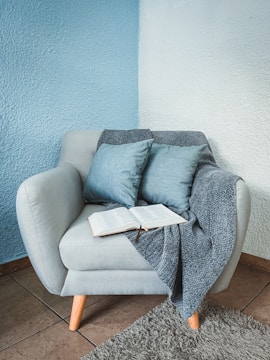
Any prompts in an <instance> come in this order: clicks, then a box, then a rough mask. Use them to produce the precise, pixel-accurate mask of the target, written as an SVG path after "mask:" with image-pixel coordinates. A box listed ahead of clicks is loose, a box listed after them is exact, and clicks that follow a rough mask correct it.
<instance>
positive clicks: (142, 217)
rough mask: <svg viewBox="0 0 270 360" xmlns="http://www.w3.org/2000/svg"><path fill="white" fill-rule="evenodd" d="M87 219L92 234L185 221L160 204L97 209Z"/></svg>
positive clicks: (150, 227)
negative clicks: (97, 210)
mask: <svg viewBox="0 0 270 360" xmlns="http://www.w3.org/2000/svg"><path fill="white" fill-rule="evenodd" d="M88 220H89V223H90V227H91V230H92V233H93V235H94V236H104V235H110V234H117V233H120V232H124V231H128V230H134V229H140V228H141V229H144V230H148V229H154V228H157V227H161V226H166V225H173V224H180V223H184V222H186V220H185V219H184V218H183V217H182V216H180V215H178V214H176V213H175V212H173V211H171V210H170V209H168V208H167V207H166V206H164V205H162V204H155V205H147V206H135V207H133V208H130V209H127V208H125V207H119V208H116V209H112V210H105V211H99V212H95V213H93V214H92V215H90V216H89V217H88Z"/></svg>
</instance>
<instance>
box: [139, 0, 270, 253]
mask: <svg viewBox="0 0 270 360" xmlns="http://www.w3.org/2000/svg"><path fill="white" fill-rule="evenodd" d="M139 118H140V127H150V128H151V129H155V130H156V129H168V130H170V129H172V130H173V129H183V130H200V131H203V132H204V133H205V134H206V135H207V137H208V139H209V141H210V143H211V146H212V148H213V151H214V154H215V156H216V159H217V162H218V164H219V165H220V166H222V167H223V168H226V169H227V170H229V171H232V172H234V173H236V174H238V175H240V176H242V177H243V178H244V179H245V181H246V183H247V184H248V186H249V188H250V190H251V196H252V214H251V221H250V226H249V230H248V235H247V239H246V243H245V246H244V252H246V253H249V254H252V255H255V256H259V257H263V258H266V259H270V241H269V240H270V1H269V0H256V1H254V0H219V1H217V0H141V3H140V48H139Z"/></svg>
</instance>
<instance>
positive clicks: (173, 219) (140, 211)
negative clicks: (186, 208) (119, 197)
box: [129, 204, 186, 229]
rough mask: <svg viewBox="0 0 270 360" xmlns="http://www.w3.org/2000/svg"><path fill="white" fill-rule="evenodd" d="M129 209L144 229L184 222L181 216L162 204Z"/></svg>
mask: <svg viewBox="0 0 270 360" xmlns="http://www.w3.org/2000/svg"><path fill="white" fill-rule="evenodd" d="M129 211H130V212H131V213H132V214H134V216H135V217H136V218H137V219H138V220H139V222H140V223H141V227H142V228H146V229H153V228H156V227H161V226H167V225H173V224H180V223H184V222H186V220H185V219H184V218H183V217H182V216H180V215H178V214H176V213H175V212H173V211H171V210H170V209H168V208H167V207H166V206H164V205H162V204H155V205H147V206H135V207H133V208H131V209H129Z"/></svg>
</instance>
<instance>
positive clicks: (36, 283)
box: [12, 267, 104, 319]
mask: <svg viewBox="0 0 270 360" xmlns="http://www.w3.org/2000/svg"><path fill="white" fill-rule="evenodd" d="M12 277H13V278H14V279H15V280H16V281H18V282H19V283H20V284H22V285H23V286H24V287H25V288H26V289H28V290H29V291H30V292H32V293H33V294H34V295H35V296H36V297H37V298H39V299H40V300H41V301H42V302H44V303H45V304H46V305H47V306H48V307H49V308H50V309H52V310H53V311H55V312H56V313H57V314H58V315H59V316H60V317H61V318H63V319H65V318H67V317H68V316H70V312H71V307H72V300H73V297H72V296H64V297H63V296H59V295H53V294H50V293H49V292H48V291H47V290H46V289H45V287H44V286H43V285H42V283H41V282H40V280H39V278H38V277H37V275H36V273H35V272H34V270H33V268H31V267H30V268H27V269H24V270H22V271H20V272H17V273H14V274H12ZM103 297H104V296H98V295H94V296H89V297H88V299H87V302H86V305H85V307H87V306H89V305H92V304H93V303H95V302H96V301H98V300H100V299H102V298H103Z"/></svg>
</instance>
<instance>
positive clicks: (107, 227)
mask: <svg viewBox="0 0 270 360" xmlns="http://www.w3.org/2000/svg"><path fill="white" fill-rule="evenodd" d="M88 220H89V223H90V227H91V230H92V233H93V235H94V236H104V235H109V234H115V233H119V232H123V231H127V230H132V229H138V228H139V227H140V223H139V222H138V220H137V219H136V218H135V217H134V216H133V215H132V214H131V213H130V211H129V210H128V209H126V208H124V207H119V208H116V209H112V210H105V211H99V212H95V213H93V214H92V215H90V216H89V217H88Z"/></svg>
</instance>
